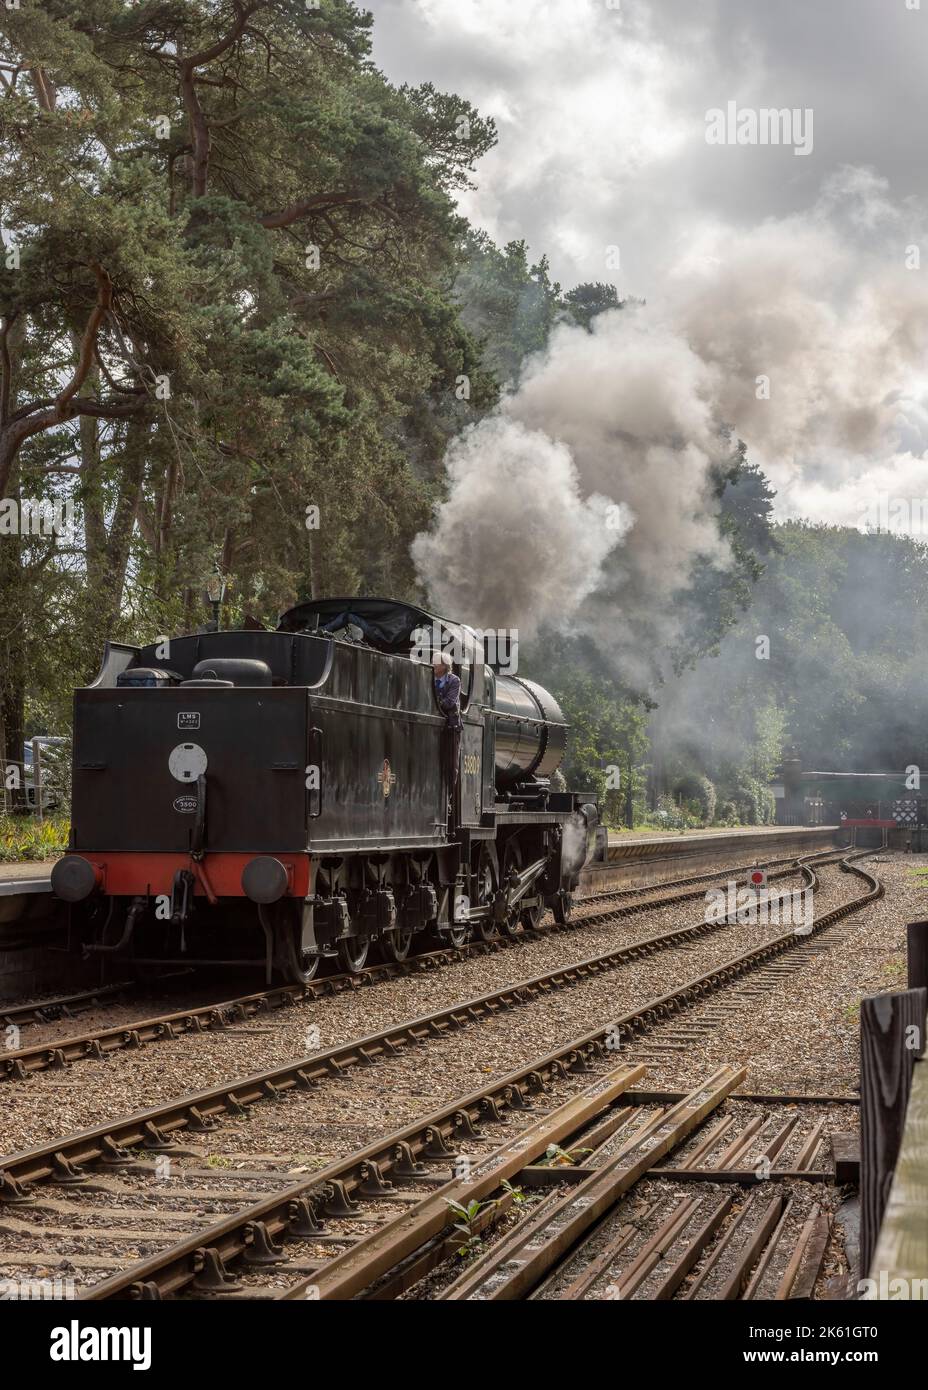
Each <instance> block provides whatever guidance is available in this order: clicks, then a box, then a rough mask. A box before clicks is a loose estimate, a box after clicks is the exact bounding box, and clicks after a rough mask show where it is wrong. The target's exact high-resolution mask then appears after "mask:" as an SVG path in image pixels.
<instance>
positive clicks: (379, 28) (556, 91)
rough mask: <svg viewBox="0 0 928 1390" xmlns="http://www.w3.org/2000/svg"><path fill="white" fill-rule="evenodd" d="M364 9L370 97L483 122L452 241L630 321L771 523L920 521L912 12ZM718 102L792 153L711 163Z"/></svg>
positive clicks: (575, 4) (920, 67)
mask: <svg viewBox="0 0 928 1390" xmlns="http://www.w3.org/2000/svg"><path fill="white" fill-rule="evenodd" d="M915 3H916V0H908V4H910V5H914V4H915ZM368 4H369V7H370V8H371V9H372V11H373V13H374V17H375V27H374V55H375V58H376V61H377V62H378V63H379V64H380V66H381V67H382V69H383V71H384V72H385V73H386V75H387V76H388V77H389V78H390V79H391V80H392V81H394V82H397V83H399V82H404V81H406V82H411V83H417V82H421V81H426V80H430V81H433V82H434V83H435V84H436V86H438V87H439V88H440V89H444V90H448V91H455V92H457V93H459V94H461V95H463V96H465V97H467V98H469V99H470V100H471V101H472V102H473V103H474V105H475V106H476V107H477V108H478V110H479V111H480V112H481V113H483V114H486V115H492V116H493V117H494V118H495V120H496V122H497V126H498V130H499V143H498V146H497V148H496V149H495V150H494V151H493V152H492V153H491V154H490V155H488V156H487V157H486V158H485V159H484V160H483V161H482V162H481V164H480V165H479V167H478V172H477V183H478V187H477V189H476V190H475V191H474V192H473V193H470V194H468V195H466V197H465V198H464V199H463V201H462V207H463V210H464V211H465V212H466V213H467V215H468V216H469V217H470V218H471V220H472V221H474V222H475V223H477V224H478V225H480V226H482V227H484V228H486V230H487V231H488V232H489V233H490V234H491V235H492V236H493V237H494V239H495V240H497V241H498V242H505V241H506V240H508V239H510V238H515V237H524V238H525V239H526V240H527V241H528V243H529V246H530V248H531V251H532V253H533V254H534V255H536V256H538V255H540V254H541V253H543V252H544V253H546V254H547V255H548V256H549V258H550V260H551V264H552V269H553V271H554V274H555V275H556V277H557V278H558V279H559V280H560V281H561V282H562V283H563V284H564V285H565V286H570V285H572V284H575V283H577V282H578V281H581V280H597V279H600V280H611V281H613V282H614V283H615V284H616V285H617V286H618V287H619V290H620V291H621V292H622V293H627V294H632V295H638V296H644V297H646V298H647V300H648V313H649V314H652V315H653V320H654V322H655V323H658V322H660V323H661V324H663V325H665V326H670V327H672V329H673V331H675V332H677V333H679V334H680V335H681V336H682V338H683V339H684V340H685V341H686V343H687V344H689V345H691V346H693V347H695V349H696V351H697V352H699V353H700V355H701V356H702V358H703V360H704V361H705V362H706V363H707V368H708V370H709V373H710V375H711V376H712V377H713V379H714V381H715V387H714V390H715V392H716V397H717V398H716V400H715V401H714V405H715V407H716V408H717V409H718V410H719V411H720V412H721V413H722V414H723V415H724V417H725V418H726V420H727V421H728V422H729V423H732V424H733V425H734V426H735V428H736V429H737V430H738V432H739V433H740V434H741V435H742V436H743V437H745V438H746V439H747V441H748V444H749V448H750V450H751V456H752V457H754V458H756V459H757V461H758V462H760V463H761V464H762V466H764V467H765V469H766V470H767V471H768V472H769V473H770V475H771V477H772V478H773V480H774V482H775V483H776V485H777V486H778V488H779V490H780V498H779V510H780V514H781V515H809V516H813V517H815V518H818V519H826V520H836V521H844V522H850V523H852V524H853V523H855V522H856V521H857V519H858V517H859V516H860V515H861V514H862V512H864V511H865V510H866V509H867V508H872V507H873V506H874V505H875V504H876V503H877V502H878V499H879V497H880V496H881V495H885V494H886V493H887V492H888V493H889V494H890V496H891V497H892V498H898V497H899V496H902V497H917V498H922V497H928V477H926V476H925V472H926V470H925V458H924V455H925V452H926V446H928V410H926V403H928V368H926V366H925V356H924V350H925V349H926V347H928V343H926V340H925V329H926V314H925V312H924V311H925V309H926V308H928V297H926V291H925V290H924V289H923V285H924V284H925V281H926V277H928V230H926V225H925V206H926V189H925V170H926V157H925V140H926V133H928V95H926V91H928V82H926V59H928V0H922V5H921V8H918V9H910V8H907V0H776V3H770V2H769V0H620V4H618V5H616V0H611V3H610V0H368ZM613 5H616V7H613ZM729 102H735V103H736V104H737V109H738V110H739V111H741V110H743V109H745V108H750V109H752V110H757V109H759V108H762V107H776V108H784V107H789V108H794V107H795V108H797V109H801V110H803V111H805V110H806V109H810V110H811V112H812V126H811V132H809V130H808V122H807V121H806V127H805V136H806V141H807V143H808V140H809V134H810V133H811V150H810V151H809V152H808V153H807V154H797V153H796V152H795V149H794V148H793V147H789V146H782V145H781V146H773V145H764V146H761V145H758V144H752V145H743V146H739V145H727V144H726V145H718V144H709V143H708V142H707V138H706V131H707V111H709V110H710V109H712V108H721V109H723V110H724V109H727V104H728V103H729ZM912 245H917V246H919V247H920V255H921V260H922V261H923V262H924V266H923V268H922V269H920V270H913V269H910V268H909V266H908V265H907V262H906V257H907V255H908V257H909V260H911V253H910V252H907V250H906V248H907V247H910V246H912ZM610 247H618V249H619V257H620V268H619V269H618V270H616V269H614V268H610V266H609V263H608V261H607V256H609V255H610V254H611V255H612V256H613V258H614V256H615V252H614V251H613V252H612V253H610V252H609V248H610ZM773 320H775V321H773ZM760 374H764V375H766V376H769V378H770V381H771V385H770V400H769V401H762V402H758V400H757V399H756V387H755V382H756V378H757V377H758V376H759V375H760ZM858 408H859V410H860V412H861V413H860V417H859V418H858V417H857V414H856V411H857V409H858ZM905 529H913V530H922V529H923V528H922V527H920V526H913V527H912V528H908V527H906V528H905Z"/></svg>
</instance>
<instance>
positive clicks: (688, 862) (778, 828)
mask: <svg viewBox="0 0 928 1390" xmlns="http://www.w3.org/2000/svg"><path fill="white" fill-rule="evenodd" d="M847 843H848V836H847V834H846V832H845V831H844V830H842V827H841V826H840V825H816V826H802V825H796V826H792V825H764V826H757V827H751V826H748V827H739V828H738V829H735V830H729V829H720V830H692V831H689V830H682V831H681V830H678V831H674V832H672V833H667V832H665V831H654V832H652V831H628V832H623V831H618V832H616V831H613V832H611V833H610V835H609V843H608V848H607V850H606V853H605V857H604V858H603V859H602V860H600V861H599V862H598V863H597V862H593V863H591V864H588V865H587V867H586V868H585V869H584V870H583V874H582V876H581V881H580V895H581V896H582V895H584V894H587V893H597V892H602V891H603V890H604V889H606V888H614V887H622V888H626V887H627V888H637V887H640V886H641V885H642V884H643V883H661V882H663V881H664V880H666V879H671V878H683V877H685V876H686V875H688V874H690V873H693V874H697V873H699V872H700V871H702V870H706V869H711V868H713V867H714V866H715V865H717V864H720V863H721V864H726V863H730V864H731V865H732V866H733V867H737V866H739V865H742V864H750V863H752V862H753V861H754V860H755V859H757V860H761V861H766V860H768V859H785V858H798V857H799V856H800V855H803V854H814V853H815V852H816V851H817V850H823V849H831V848H833V847H836V846H839V845H844V844H847Z"/></svg>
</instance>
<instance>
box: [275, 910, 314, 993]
mask: <svg viewBox="0 0 928 1390" xmlns="http://www.w3.org/2000/svg"><path fill="white" fill-rule="evenodd" d="M283 930H284V936H283V941H282V943H281V944H282V946H283V949H282V951H281V952H280V954H279V955H278V957H277V959H278V962H279V968H280V969H281V972H282V974H283V977H284V979H285V980H286V981H287V984H289V985H308V984H309V982H310V980H311V979H312V978H313V976H314V975H315V974H316V973H317V972H318V970H319V966H320V965H321V963H322V957H321V956H317V955H315V954H313V953H311V952H309V951H304V950H302V948H301V945H300V938H301V935H302V933H301V931H300V924H299V922H293V923H287V924H286V925H285V926H284V929H283Z"/></svg>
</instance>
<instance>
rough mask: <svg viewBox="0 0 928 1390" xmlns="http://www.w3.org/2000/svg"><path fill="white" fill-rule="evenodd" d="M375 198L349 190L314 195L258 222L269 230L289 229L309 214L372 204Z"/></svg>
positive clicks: (260, 218) (269, 213) (265, 215)
mask: <svg viewBox="0 0 928 1390" xmlns="http://www.w3.org/2000/svg"><path fill="white" fill-rule="evenodd" d="M376 196H377V195H376V194H374V193H369V194H365V193H356V192H353V191H351V190H350V189H349V190H346V191H345V192H342V193H315V194H313V196H312V197H311V198H304V199H303V201H302V202H300V203H293V204H292V206H291V207H289V208H282V209H281V211H280V212H267V213H265V214H264V216H263V217H259V218H258V222H259V223H260V225H261V226H262V227H267V228H269V229H273V228H276V227H289V226H290V225H291V224H292V223H294V222H298V221H299V220H300V218H301V217H306V215H307V214H308V213H310V212H320V211H323V210H324V209H326V208H334V207H344V206H345V205H346V204H349V203H372V202H373V201H374V199H375V197H376Z"/></svg>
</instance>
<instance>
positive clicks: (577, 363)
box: [413, 169, 928, 678]
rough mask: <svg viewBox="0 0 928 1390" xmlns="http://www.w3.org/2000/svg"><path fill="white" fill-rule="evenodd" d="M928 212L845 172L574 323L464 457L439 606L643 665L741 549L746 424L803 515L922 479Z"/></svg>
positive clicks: (452, 455) (443, 513) (785, 498)
mask: <svg viewBox="0 0 928 1390" xmlns="http://www.w3.org/2000/svg"><path fill="white" fill-rule="evenodd" d="M916 211H917V210H916V209H913V208H912V207H906V208H896V207H894V206H893V205H892V204H891V203H890V202H889V200H888V197H887V194H886V185H885V184H884V183H883V182H882V181H880V180H878V179H877V178H876V177H875V176H874V175H873V174H872V173H870V172H869V171H867V170H860V169H845V170H842V171H841V172H840V173H839V174H838V175H836V176H835V177H834V178H832V179H831V180H830V181H829V182H828V183H827V184H826V186H825V188H824V191H823V193H822V196H821V198H820V199H819V201H818V203H817V204H816V206H815V207H814V208H813V209H812V210H811V211H810V212H809V213H807V214H805V215H803V216H791V217H788V218H784V219H781V220H779V221H774V220H771V221H768V222H765V223H763V224H762V225H760V226H759V227H757V228H755V229H753V230H748V231H746V232H743V233H738V234H735V233H734V232H732V231H731V229H729V228H719V227H717V228H714V229H703V231H702V232H701V233H700V235H699V236H697V237H694V240H693V243H692V248H691V249H690V250H689V251H688V253H687V255H686V256H685V257H684V258H683V259H681V260H680V261H679V262H678V263H677V265H676V266H675V267H674V268H673V269H672V270H671V271H670V272H669V273H668V276H667V281H666V291H665V294H664V295H663V297H662V299H661V301H660V302H659V303H657V304H655V303H651V304H649V305H648V306H646V307H638V308H625V309H622V310H611V311H609V312H607V313H603V314H601V315H599V316H597V317H596V318H595V319H594V320H593V323H592V331H591V332H587V331H586V330H585V329H583V328H579V327H576V326H575V325H573V324H566V323H565V324H561V325H560V326H558V327H557V328H556V329H555V330H554V332H553V333H552V335H551V338H550V341H549V343H548V346H547V348H546V350H545V351H544V352H542V353H540V354H537V355H536V356H534V357H531V358H529V359H528V360H527V361H526V363H525V364H524V365H523V369H522V373H521V376H520V378H519V381H518V383H517V384H516V385H515V386H514V387H513V388H512V389H511V391H510V392H509V394H508V395H506V396H505V398H504V400H503V401H502V403H501V405H500V407H499V409H498V410H497V411H496V412H495V413H494V414H493V415H492V416H491V417H489V418H488V419H487V420H485V421H483V422H482V423H481V424H478V425H477V426H475V427H473V428H471V429H469V430H467V431H466V432H465V433H464V434H463V435H462V436H461V437H460V438H459V439H457V440H455V441H454V442H453V444H452V446H451V448H450V449H449V451H448V456H447V470H448V481H449V492H448V496H447V500H446V501H445V502H444V503H442V504H441V505H440V506H439V508H438V510H437V514H436V517H435V520H434V524H433V528H432V530H431V531H430V532H428V533H425V534H422V535H420V536H418V537H417V538H416V540H415V542H414V545H413V558H414V561H415V563H416V566H417V571H418V574H419V578H420V580H421V582H422V583H423V584H424V586H425V587H426V589H427V590H428V591H429V594H430V597H431V599H432V601H433V602H434V603H435V604H436V605H438V606H440V607H441V608H442V610H443V611H447V612H449V613H452V614H462V615H464V616H465V617H466V619H467V620H468V621H470V622H473V623H478V624H480V625H481V626H493V625H501V626H512V627H518V628H519V629H520V631H521V632H522V633H523V634H528V635H530V634H532V633H533V632H536V631H537V630H538V629H540V628H542V627H545V626H551V627H555V628H567V627H570V628H571V629H572V630H573V631H587V632H596V633H598V634H599V635H600V637H603V636H605V637H607V638H608V642H607V645H608V647H609V649H610V652H611V655H612V657H613V659H614V660H615V662H616V663H617V665H618V666H619V667H621V668H622V669H623V670H624V671H625V673H626V675H630V676H631V677H632V678H636V677H641V676H642V674H643V673H644V672H645V671H646V669H647V663H646V662H643V661H642V660H641V656H642V647H643V644H644V645H646V646H647V647H648V648H650V653H649V655H655V654H656V653H657V652H659V651H660V649H666V648H668V647H670V646H671V645H672V644H673V641H674V639H675V636H676V635H677V622H678V618H677V615H676V612H675V607H674V596H675V595H678V594H679V593H680V591H681V590H685V589H686V588H687V586H688V584H689V582H690V580H691V578H692V574H693V568H694V565H695V564H696V563H697V561H703V562H705V561H708V562H709V563H710V564H712V565H714V566H716V567H718V568H724V567H725V566H726V564H727V563H728V562H729V551H728V548H727V545H726V543H725V542H724V541H723V540H722V539H721V538H720V536H719V532H718V523H717V504H716V502H715V499H714V496H713V492H712V487H711V472H712V466H713V464H715V463H717V462H720V461H722V460H723V459H725V458H728V457H730V455H731V453H732V443H731V439H730V436H729V434H728V432H727V431H728V430H730V429H734V431H735V432H736V434H737V435H738V436H739V437H740V438H742V439H744V440H745V442H746V443H747V446H748V451H749V457H750V458H751V459H752V460H753V461H754V462H756V463H758V464H760V466H761V467H762V468H763V469H764V471H765V472H766V473H767V474H768V475H769V476H770V477H771V479H772V481H773V483H774V485H775V486H777V487H778V489H779V490H780V502H781V506H782V509H783V511H784V512H785V514H787V515H796V514H802V513H803V512H807V511H808V510H809V507H810V505H812V506H814V505H815V503H816V501H821V499H822V497H823V496H824V495H827V496H828V498H829V500H830V501H831V503H832V515H833V517H834V519H839V518H838V517H837V516H834V503H835V499H836V498H839V497H840V498H843V502H842V504H841V505H843V506H844V508H845V509H850V514H847V515H842V516H841V517H840V519H841V520H844V521H847V522H848V523H849V524H852V525H853V524H858V523H859V522H860V518H861V515H862V513H863V512H864V511H865V509H866V507H867V506H868V505H869V504H870V503H872V494H873V487H874V480H875V479H879V478H881V477H884V476H885V477H891V476H892V475H893V470H895V471H896V473H897V474H898V472H899V471H901V472H902V473H908V475H909V476H910V477H912V478H914V477H915V473H914V468H915V466H916V465H917V466H918V467H919V468H922V469H923V467H924V463H923V459H922V457H920V456H921V455H923V454H924V452H925V450H926V447H928V436H926V433H925V422H926V411H925V397H926V395H928V390H926V385H925V382H924V378H923V377H922V375H921V373H922V371H923V368H922V366H921V364H922V363H923V362H924V360H925V351H926V348H928V284H926V283H925V276H924V274H922V275H919V274H918V273H913V271H912V270H911V269H909V268H908V266H907V263H906V257H907V254H909V255H910V253H911V247H910V246H909V245H908V243H910V242H912V241H913V240H914V237H913V235H912V232H911V226H912V223H913V221H914V220H915V214H916ZM881 470H882V471H881ZM921 491H922V492H925V491H926V489H925V488H924V486H923V485H922V487H921ZM617 516H618V518H619V521H618V524H617V526H616V529H612V530H610V529H608V524H609V521H610V518H612V521H613V525H616V522H615V518H616V517H617Z"/></svg>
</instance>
